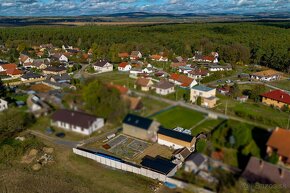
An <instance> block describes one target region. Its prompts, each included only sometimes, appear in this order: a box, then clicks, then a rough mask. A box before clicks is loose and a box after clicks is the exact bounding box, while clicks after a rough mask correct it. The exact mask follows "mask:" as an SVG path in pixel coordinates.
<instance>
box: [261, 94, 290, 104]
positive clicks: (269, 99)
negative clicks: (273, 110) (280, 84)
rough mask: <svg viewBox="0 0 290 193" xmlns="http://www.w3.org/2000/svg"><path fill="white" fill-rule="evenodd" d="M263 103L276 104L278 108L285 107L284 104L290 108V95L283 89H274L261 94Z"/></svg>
mask: <svg viewBox="0 0 290 193" xmlns="http://www.w3.org/2000/svg"><path fill="white" fill-rule="evenodd" d="M261 97H262V103H264V104H266V105H269V106H272V105H273V106H274V107H277V108H283V107H284V106H288V108H290V95H289V94H288V93H286V92H283V91H281V90H274V91H270V92H267V93H264V94H262V95H261Z"/></svg>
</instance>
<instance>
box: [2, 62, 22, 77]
mask: <svg viewBox="0 0 290 193" xmlns="http://www.w3.org/2000/svg"><path fill="white" fill-rule="evenodd" d="M0 72H2V74H3V75H8V76H11V77H14V78H17V77H20V76H21V75H22V74H23V72H22V71H21V70H18V69H17V65H16V64H2V65H0Z"/></svg>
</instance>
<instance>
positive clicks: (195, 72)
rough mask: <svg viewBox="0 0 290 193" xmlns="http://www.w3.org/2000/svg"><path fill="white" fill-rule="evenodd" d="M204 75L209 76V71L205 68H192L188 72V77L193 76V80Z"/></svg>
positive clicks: (199, 78)
mask: <svg viewBox="0 0 290 193" xmlns="http://www.w3.org/2000/svg"><path fill="white" fill-rule="evenodd" d="M206 76H209V72H208V70H205V69H194V70H191V71H189V72H188V77H190V78H193V79H194V80H201V79H202V78H204V77H206Z"/></svg>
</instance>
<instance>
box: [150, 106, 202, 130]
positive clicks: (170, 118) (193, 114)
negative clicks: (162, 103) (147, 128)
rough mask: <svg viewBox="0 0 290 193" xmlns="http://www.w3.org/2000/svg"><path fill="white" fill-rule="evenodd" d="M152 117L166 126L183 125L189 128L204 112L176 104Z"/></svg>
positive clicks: (200, 118)
mask: <svg viewBox="0 0 290 193" xmlns="http://www.w3.org/2000/svg"><path fill="white" fill-rule="evenodd" d="M153 118H154V119H155V120H157V121H159V122H160V123H161V124H162V125H163V126H164V127H167V128H171V129H173V128H175V127H183V128H185V129H191V128H192V127H193V126H194V125H195V124H197V123H198V122H199V121H201V120H203V119H204V114H202V113H199V112H197V111H193V110H190V109H187V108H184V107H180V106H177V107H174V108H172V109H169V110H167V111H165V112H162V113H160V114H158V115H156V116H154V117H153Z"/></svg>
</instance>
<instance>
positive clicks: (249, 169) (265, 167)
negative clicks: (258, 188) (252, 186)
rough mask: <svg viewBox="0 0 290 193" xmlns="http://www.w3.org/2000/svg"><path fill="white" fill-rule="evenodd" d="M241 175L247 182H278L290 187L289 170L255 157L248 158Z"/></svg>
mask: <svg viewBox="0 0 290 193" xmlns="http://www.w3.org/2000/svg"><path fill="white" fill-rule="evenodd" d="M242 177H243V178H245V179H246V180H247V181H248V182H249V183H261V184H280V185H283V186H284V187H285V188H290V171H289V170H287V169H285V168H282V167H280V166H277V165H274V164H271V163H268V162H266V161H263V160H261V159H259V158H256V157H251V158H250V161H249V162H248V164H247V166H246V168H245V170H244V171H243V173H242Z"/></svg>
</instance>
